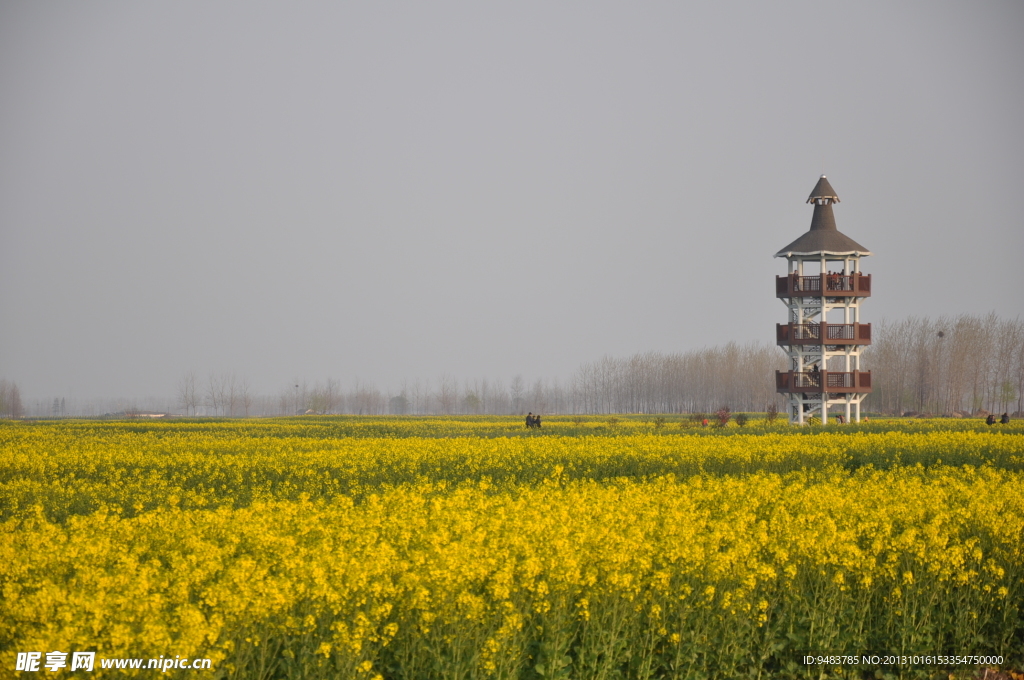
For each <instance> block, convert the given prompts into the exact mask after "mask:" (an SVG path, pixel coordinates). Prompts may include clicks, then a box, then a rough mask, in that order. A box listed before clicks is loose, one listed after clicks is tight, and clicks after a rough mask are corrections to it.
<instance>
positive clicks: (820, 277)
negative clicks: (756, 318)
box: [775, 273, 871, 298]
mask: <svg viewBox="0 0 1024 680" xmlns="http://www.w3.org/2000/svg"><path fill="white" fill-rule="evenodd" d="M822 296H825V297H829V298H848V297H871V274H860V273H856V274H815V275H814V276H798V275H797V274H796V273H793V274H789V275H788V276H776V277H775V297H777V298H798V297H822Z"/></svg>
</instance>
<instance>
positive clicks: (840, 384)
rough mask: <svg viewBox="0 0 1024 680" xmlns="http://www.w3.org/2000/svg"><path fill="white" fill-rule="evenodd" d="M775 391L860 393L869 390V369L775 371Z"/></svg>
mask: <svg viewBox="0 0 1024 680" xmlns="http://www.w3.org/2000/svg"><path fill="white" fill-rule="evenodd" d="M775 390H776V391H777V392H828V393H841V394H843V393H860V392H870V391H871V371H849V372H843V371H776V372H775Z"/></svg>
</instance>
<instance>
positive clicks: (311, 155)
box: [0, 0, 1024, 398]
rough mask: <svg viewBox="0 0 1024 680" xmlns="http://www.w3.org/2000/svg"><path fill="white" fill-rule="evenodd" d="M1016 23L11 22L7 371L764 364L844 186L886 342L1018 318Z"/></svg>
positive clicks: (692, 14) (105, 373)
mask: <svg viewBox="0 0 1024 680" xmlns="http://www.w3.org/2000/svg"><path fill="white" fill-rule="evenodd" d="M1022 35H1024V3H1021V2H1019V1H1017V0H1008V1H1006V2H956V3H951V2H941V1H939V2H936V1H934V0H928V1H927V2H901V3H891V2H856V3H851V2H820V1H818V2H772V3H763V2H750V3H684V2H641V3H637V2H594V1H591V2H558V3H552V2H524V1H522V0H517V1H516V2H501V3H499V2H465V3H452V2H415V3H414V2H403V3H394V2H372V3H371V2H359V3H355V2H352V3H342V2H324V3H309V2H299V3H296V2H277V3H262V2H251V1H247V2H216V3H210V2H164V3H138V2H118V3H112V2H80V3H42V2H28V1H26V2H10V1H7V0H2V1H0V377H5V378H7V379H8V380H15V381H16V382H17V383H18V384H19V386H20V387H21V390H22V393H23V394H24V395H26V396H30V397H32V396H34V397H48V396H49V397H52V396H69V397H79V398H85V397H94V396H98V397H105V396H107V397H112V396H133V395H138V396H142V395H154V394H173V393H174V390H175V383H176V382H177V380H178V379H179V377H180V376H181V375H182V373H183V372H184V371H187V370H193V371H195V372H196V373H197V374H198V375H199V376H201V377H203V376H205V375H207V374H208V373H210V372H218V373H220V372H234V373H236V374H237V375H239V376H247V377H249V379H250V380H251V381H252V383H253V385H254V386H255V387H256V389H257V390H259V391H261V392H266V393H276V392H277V391H279V390H281V389H286V388H287V386H288V385H290V384H292V381H293V379H295V378H299V379H305V380H308V381H309V382H310V383H313V382H316V381H317V380H322V379H323V378H324V377H327V376H331V377H335V378H339V379H341V381H342V383H343V385H344V386H346V387H347V386H349V385H350V384H351V383H352V381H353V380H355V379H360V380H362V381H368V382H373V383H375V384H376V385H377V386H378V387H380V388H382V389H383V388H387V387H392V388H394V387H397V386H398V385H399V384H400V381H401V380H402V378H403V377H405V378H410V379H412V378H416V377H420V378H423V379H428V378H429V379H436V378H437V376H439V375H441V374H442V373H447V374H451V375H453V376H456V377H457V378H459V379H460V380H461V379H464V378H472V377H490V378H502V379H504V380H506V381H507V380H508V379H509V378H511V377H512V376H514V375H515V374H517V373H520V374H522V375H523V376H524V377H525V378H527V379H528V380H532V379H533V378H537V377H562V378H564V377H566V376H568V375H569V374H570V373H571V372H572V371H573V370H574V369H575V368H576V367H577V366H578V365H579V364H580V363H581V362H585V361H592V360H595V359H598V358H600V357H601V356H603V355H605V354H610V355H613V356H627V355H629V354H632V353H634V352H638V351H646V350H659V351H663V352H673V351H683V350H687V349H696V348H700V347H702V346H710V345H716V344H720V343H725V342H728V341H730V340H736V341H741V342H747V341H765V342H768V341H772V340H774V332H775V329H774V324H775V323H777V322H782V321H784V320H785V318H786V313H785V312H786V310H785V307H784V306H783V305H782V303H781V302H779V301H777V300H776V299H775V298H774V288H773V285H774V282H773V276H774V275H775V274H781V273H782V272H783V271H784V269H785V261H784V260H780V259H774V258H773V255H774V253H775V252H776V251H778V250H779V249H780V248H782V247H783V246H785V245H786V244H787V243H789V242H790V241H792V240H793V239H795V238H796V237H798V236H799V235H800V234H801V233H803V232H804V231H806V230H807V228H808V226H809V225H810V220H811V212H812V209H811V206H809V205H806V204H805V203H804V201H805V199H806V197H807V194H808V193H809V192H810V190H811V189H812V187H813V186H814V184H815V182H816V181H817V178H818V176H819V175H821V174H822V171H823V170H824V172H825V173H826V174H827V175H828V177H829V179H830V181H831V183H832V186H834V187H835V189H836V191H837V193H838V194H839V197H840V199H841V200H842V202H841V203H840V204H839V205H837V206H836V209H835V214H836V220H837V223H838V226H839V229H840V230H841V231H843V232H844V233H846V234H847V235H849V236H850V237H851V238H853V239H854V240H856V241H858V242H860V243H861V244H863V245H864V246H866V247H867V248H869V249H871V250H872V251H873V252H874V253H875V255H874V256H873V257H870V258H868V259H867V260H865V262H864V269H865V271H867V272H869V273H872V274H873V275H874V297H873V298H872V299H871V300H870V301H869V302H867V303H866V304H865V305H864V308H863V318H864V321H878V320H881V319H882V318H890V319H894V318H899V317H901V316H904V315H907V314H921V315H932V316H936V315H939V314H944V313H948V314H959V313H979V314H980V313H985V312H989V311H992V310H994V311H996V312H998V313H1000V314H1002V315H1004V316H1007V317H1016V316H1017V315H1020V314H1022V313H1024V264H1022V261H1021V256H1022V254H1024V219H1022V217H1021V215H1022V211H1021V206H1020V201H1021V199H1022V197H1024V192H1022V188H1024V181H1022V179H1024V173H1022V169H1021V167H1020V166H1021V160H1022V159H1024V39H1022V38H1021V36H1022Z"/></svg>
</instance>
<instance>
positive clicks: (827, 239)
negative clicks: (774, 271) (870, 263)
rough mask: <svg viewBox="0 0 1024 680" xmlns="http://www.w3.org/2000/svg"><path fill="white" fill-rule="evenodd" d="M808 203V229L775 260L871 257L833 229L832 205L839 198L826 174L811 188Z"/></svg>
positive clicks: (851, 240)
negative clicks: (810, 212)
mask: <svg viewBox="0 0 1024 680" xmlns="http://www.w3.org/2000/svg"><path fill="white" fill-rule="evenodd" d="M807 202H808V203H813V204H814V215H813V216H812V217H811V228H810V229H809V230H807V233H805V234H804V235H803V236H801V237H800V238H798V239H797V240H795V241H793V242H792V243H790V244H789V245H788V246H786V247H785V248H783V249H782V250H780V251H779V252H777V253H775V257H792V256H794V255H802V256H812V255H836V256H838V255H870V254H871V251H869V250H868V249H867V248H865V247H864V246H862V245H860V244H859V243H857V242H856V241H854V240H853V239H852V238H850V237H849V236H847V235H846V234H844V233H842V232H841V231H839V230H838V229H837V228H836V217H835V215H834V214H833V212H832V204H833V203H838V202H839V196H838V195H836V191H835V189H833V188H832V185H831V184H829V182H828V179H827V178H826V177H825V175H822V176H821V179H819V180H818V183H817V184H815V185H814V190H813V191H811V195H810V196H809V197H808V198H807Z"/></svg>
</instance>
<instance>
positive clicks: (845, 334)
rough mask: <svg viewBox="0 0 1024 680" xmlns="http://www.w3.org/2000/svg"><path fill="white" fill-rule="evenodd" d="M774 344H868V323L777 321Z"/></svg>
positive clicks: (869, 332)
mask: <svg viewBox="0 0 1024 680" xmlns="http://www.w3.org/2000/svg"><path fill="white" fill-rule="evenodd" d="M775 344H777V345H779V346H790V347H791V346H793V345H814V346H817V345H826V346H828V345H836V346H839V345H842V346H846V345H870V344H871V324H869V323H777V324H775Z"/></svg>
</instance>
